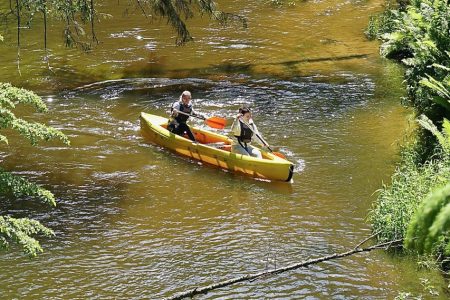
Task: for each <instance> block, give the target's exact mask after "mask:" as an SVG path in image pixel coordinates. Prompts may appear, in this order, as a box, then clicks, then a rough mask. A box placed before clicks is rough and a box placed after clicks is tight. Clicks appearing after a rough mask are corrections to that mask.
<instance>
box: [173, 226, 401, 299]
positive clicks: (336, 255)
mask: <svg viewBox="0 0 450 300" xmlns="http://www.w3.org/2000/svg"><path fill="white" fill-rule="evenodd" d="M372 237H373V235H372V236H371V237H369V238H367V239H365V240H363V241H362V242H360V243H359V244H358V245H357V246H356V247H355V248H353V249H352V250H349V251H347V252H342V253H334V254H331V255H327V256H322V257H319V258H315V259H310V260H307V261H303V262H300V263H295V264H291V265H288V266H286V267H284V268H280V269H272V270H269V271H264V272H260V273H254V274H247V275H244V276H241V277H236V278H232V279H229V280H224V281H220V282H217V283H214V284H211V285H208V286H205V287H196V288H194V289H192V290H189V291H184V292H181V293H179V294H176V295H175V296H173V297H170V298H167V300H179V299H184V298H187V297H193V296H195V295H199V294H206V293H207V292H209V291H212V290H214V289H218V288H221V287H225V286H229V285H232V284H235V283H238V282H243V281H251V280H254V279H257V278H259V277H262V276H267V275H276V274H280V273H283V272H286V271H290V270H295V269H298V268H302V267H307V266H310V265H314V264H318V263H320V262H324V261H328V260H333V259H337V258H342V257H346V256H350V255H353V254H356V253H361V252H369V251H372V250H376V249H386V250H387V249H389V248H390V247H398V246H401V244H402V242H403V239H397V240H393V241H389V242H385V243H380V244H377V245H374V246H370V247H367V248H359V247H360V246H361V245H362V244H364V243H365V242H367V241H368V240H369V239H370V238H372Z"/></svg>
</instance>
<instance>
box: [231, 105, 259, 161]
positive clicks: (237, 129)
mask: <svg viewBox="0 0 450 300" xmlns="http://www.w3.org/2000/svg"><path fill="white" fill-rule="evenodd" d="M250 127H251V128H250ZM231 134H232V135H233V136H234V137H235V138H236V140H237V143H234V144H233V146H232V152H234V153H239V154H243V155H250V156H253V157H256V158H262V154H261V151H259V150H258V149H257V148H255V147H253V146H252V145H250V143H251V142H252V140H254V138H253V137H254V134H258V135H259V136H261V135H260V134H259V132H258V128H257V127H256V125H255V123H254V122H253V119H252V113H251V111H250V108H248V107H242V108H239V113H238V114H237V116H236V118H235V119H234V121H233V124H232V125H231ZM255 140H256V141H257V142H258V143H259V144H260V145H261V146H264V144H263V143H262V141H261V140H260V139H255Z"/></svg>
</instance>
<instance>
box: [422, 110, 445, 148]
mask: <svg viewBox="0 0 450 300" xmlns="http://www.w3.org/2000/svg"><path fill="white" fill-rule="evenodd" d="M418 122H419V124H420V125H421V126H422V127H423V128H425V129H427V130H429V131H430V132H431V133H432V134H433V135H434V136H435V137H436V138H437V140H438V142H439V144H440V146H441V147H442V149H443V150H444V151H445V152H446V154H449V155H450V122H449V121H448V120H447V119H445V118H444V122H443V124H442V132H440V131H439V129H438V128H437V127H436V125H434V124H433V122H432V121H431V120H430V119H429V118H428V117H427V116H425V115H421V116H420V117H419V119H418Z"/></svg>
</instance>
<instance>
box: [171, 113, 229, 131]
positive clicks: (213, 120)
mask: <svg viewBox="0 0 450 300" xmlns="http://www.w3.org/2000/svg"><path fill="white" fill-rule="evenodd" d="M176 112H177V113H179V114H182V115H186V116H190V117H194V118H197V119H200V120H203V121H205V124H206V125H208V126H209V127H212V128H216V129H224V128H225V125H226V123H227V120H225V119H224V118H221V117H210V118H205V117H203V116H196V115H191V114H188V113H185V112H182V111H179V110H176Z"/></svg>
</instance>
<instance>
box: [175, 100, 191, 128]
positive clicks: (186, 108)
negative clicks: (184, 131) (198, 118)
mask: <svg viewBox="0 0 450 300" xmlns="http://www.w3.org/2000/svg"><path fill="white" fill-rule="evenodd" d="M172 111H173V106H172ZM180 111H181V112H184V113H187V114H191V112H192V104H191V103H189V105H185V104H184V103H182V102H180ZM188 119H189V116H186V115H183V114H178V115H177V116H176V117H175V120H177V122H178V123H180V124H181V123H186V121H187V120H188Z"/></svg>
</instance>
